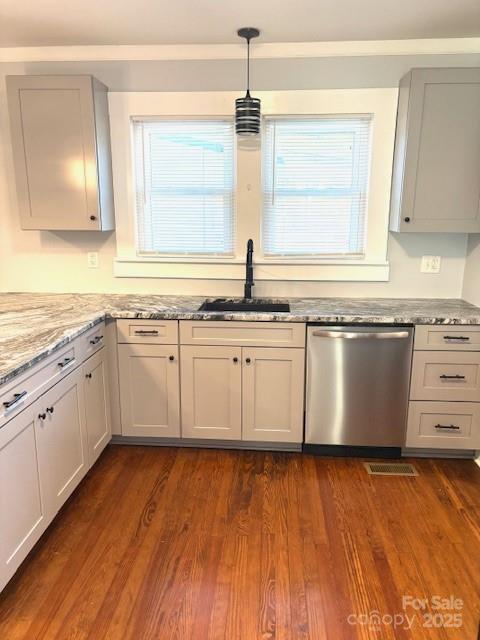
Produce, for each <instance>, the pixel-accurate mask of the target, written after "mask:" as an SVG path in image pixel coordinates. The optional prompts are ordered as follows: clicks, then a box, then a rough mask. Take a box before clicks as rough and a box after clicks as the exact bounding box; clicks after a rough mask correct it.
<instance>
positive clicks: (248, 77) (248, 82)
mask: <svg viewBox="0 0 480 640" xmlns="http://www.w3.org/2000/svg"><path fill="white" fill-rule="evenodd" d="M249 95H250V38H247V96H249Z"/></svg>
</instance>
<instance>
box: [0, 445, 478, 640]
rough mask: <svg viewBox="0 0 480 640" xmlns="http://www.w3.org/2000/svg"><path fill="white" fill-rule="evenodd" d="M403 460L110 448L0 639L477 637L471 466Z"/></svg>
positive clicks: (44, 549) (21, 582)
mask: <svg viewBox="0 0 480 640" xmlns="http://www.w3.org/2000/svg"><path fill="white" fill-rule="evenodd" d="M413 462H414V464H415V465H416V466H417V468H418V470H419V472H420V475H419V476H418V477H415V478H412V477H381V476H378V477H372V476H369V475H368V474H367V473H366V471H365V470H364V468H363V466H362V461H361V460H359V459H347V458H343V459H340V458H337V459H335V458H320V457H313V456H309V455H300V454H294V453H270V452H245V451H220V450H211V449H186V448H185V449H180V448H162V447H131V446H118V445H117V446H110V447H108V449H107V450H106V452H105V453H104V454H103V456H102V457H101V459H100V460H99V462H98V463H97V464H96V465H95V467H94V468H93V469H92V470H91V471H90V473H89V474H88V476H87V478H86V479H85V480H84V482H83V483H82V484H81V485H80V487H79V488H78V489H77V491H76V492H75V493H74V495H73V496H72V498H71V499H70V500H69V501H68V503H67V504H66V505H65V507H64V508H63V510H62V511H61V512H60V514H59V515H58V516H57V518H56V519H55V521H54V522H53V523H52V525H51V526H50V528H49V529H48V530H47V532H46V534H45V535H44V536H43V538H42V539H41V541H40V542H39V543H38V545H37V546H36V547H35V549H34V550H33V552H32V553H31V555H30V556H29V558H27V560H26V562H25V563H24V564H23V566H22V567H21V569H20V570H19V572H18V573H17V575H16V576H15V577H14V579H13V580H12V581H11V582H10V584H9V585H8V586H7V588H6V589H5V590H4V592H3V593H2V594H1V595H0V639H1V640H45V639H46V640H67V639H68V640H70V639H76V640H84V639H85V640H87V639H88V640H103V639H108V640H144V639H145V640H147V639H152V640H170V639H179V640H223V639H225V640H257V639H259V640H260V639H261V640H266V639H275V640H294V639H295V640H296V639H303V640H324V639H325V640H342V639H344V640H356V639H357V638H358V639H361V640H371V639H381V640H390V639H393V640H403V639H410V638H411V639H414V640H423V639H424V638H428V639H435V640H437V639H438V640H443V639H450V638H453V639H456V638H458V639H459V640H460V639H461V640H477V633H478V627H479V620H480V468H478V467H477V466H476V465H475V464H474V463H473V462H471V461H460V460H420V459H417V460H414V461H413ZM452 595H453V596H454V597H455V598H460V599H462V600H463V607H462V608H461V610H458V611H456V610H455V611H454V610H447V609H446V610H436V609H435V608H434V603H433V602H432V601H431V598H432V597H433V596H440V597H442V598H449V597H450V596H452ZM402 596H413V597H415V598H419V599H423V598H426V599H428V600H429V602H428V603H427V605H426V607H427V608H426V610H425V611H423V610H415V609H413V608H411V607H408V608H407V609H406V610H404V609H403V608H402ZM370 612H377V614H378V615H379V616H380V617H381V618H382V619H381V620H380V622H379V623H378V620H377V619H375V618H372V619H369V620H368V623H367V622H366V621H365V619H364V618H362V617H360V618H358V616H362V615H363V616H366V615H368V614H370ZM405 613H406V614H408V615H409V616H410V619H412V618H411V617H412V616H413V615H415V620H414V621H413V622H412V627H411V628H410V629H409V628H407V627H408V624H409V622H408V621H407V620H406V619H405V618H403V619H402V621H401V622H400V618H397V619H396V622H397V624H396V625H395V628H394V624H393V621H391V619H390V618H389V617H388V616H394V615H395V614H396V615H397V616H401V615H404V614H405ZM455 613H460V614H461V617H462V619H461V623H462V626H461V627H460V628H446V627H445V626H441V625H442V624H443V625H444V624H445V623H448V622H450V623H453V624H455V622H456V621H455V619H454V618H452V617H451V616H450V615H449V614H455ZM424 614H427V616H428V615H429V614H437V617H436V618H435V617H434V618H433V619H432V622H433V624H434V625H438V624H440V626H438V627H435V626H434V627H433V628H431V627H425V626H423V624H424V622H425V618H424V617H423V616H424ZM439 614H440V616H443V618H441V617H439ZM385 616H387V617H385ZM375 622H377V623H378V624H374V623H375ZM427 622H428V619H427Z"/></svg>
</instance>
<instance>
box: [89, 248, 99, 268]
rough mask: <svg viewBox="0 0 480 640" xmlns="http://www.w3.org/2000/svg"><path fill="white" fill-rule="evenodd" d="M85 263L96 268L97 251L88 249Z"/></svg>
mask: <svg viewBox="0 0 480 640" xmlns="http://www.w3.org/2000/svg"><path fill="white" fill-rule="evenodd" d="M87 264H88V268H89V269H98V252H97V251H90V252H89V253H87Z"/></svg>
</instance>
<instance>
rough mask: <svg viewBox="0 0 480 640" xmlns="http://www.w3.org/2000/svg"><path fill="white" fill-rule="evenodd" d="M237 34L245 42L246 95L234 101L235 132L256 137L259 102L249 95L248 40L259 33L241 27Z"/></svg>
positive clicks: (258, 120)
mask: <svg viewBox="0 0 480 640" xmlns="http://www.w3.org/2000/svg"><path fill="white" fill-rule="evenodd" d="M237 33H238V35H239V36H240V38H245V40H246V41H247V93H246V94H245V97H244V98H237V100H235V131H236V132H237V135H239V136H256V135H258V134H259V133H260V100H259V99H258V98H252V97H251V95H250V40H251V39H252V38H258V36H259V35H260V31H259V30H258V29H255V28H254V27H243V29H239V30H238V31H237Z"/></svg>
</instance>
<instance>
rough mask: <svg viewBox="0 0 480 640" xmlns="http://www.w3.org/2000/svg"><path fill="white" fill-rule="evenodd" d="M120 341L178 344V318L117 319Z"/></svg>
mask: <svg viewBox="0 0 480 640" xmlns="http://www.w3.org/2000/svg"><path fill="white" fill-rule="evenodd" d="M117 340H118V342H119V343H124V342H129V343H134V344H177V343H178V322H177V320H142V319H138V320H117Z"/></svg>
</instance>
